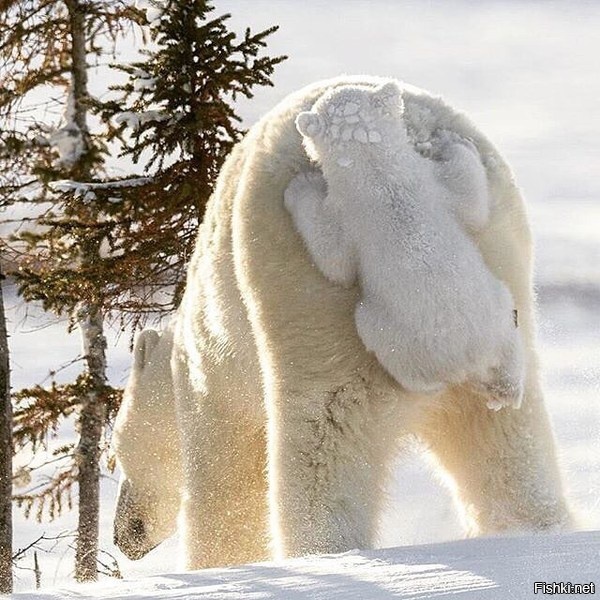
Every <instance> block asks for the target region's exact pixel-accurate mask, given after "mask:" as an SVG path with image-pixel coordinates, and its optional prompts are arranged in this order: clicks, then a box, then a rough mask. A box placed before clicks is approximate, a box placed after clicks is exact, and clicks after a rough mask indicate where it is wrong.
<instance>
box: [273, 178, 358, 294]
mask: <svg viewBox="0 0 600 600" xmlns="http://www.w3.org/2000/svg"><path fill="white" fill-rule="evenodd" d="M326 197H327V184H326V182H325V179H324V178H323V176H322V175H321V174H320V173H319V172H317V171H308V172H303V173H300V174H299V175H297V176H296V177H295V178H294V179H292V181H291V182H290V184H289V185H288V187H287V189H286V190H285V193H284V205H285V207H286V209H287V210H288V212H289V213H290V215H291V216H292V219H293V221H294V226H295V228H296V231H298V233H299V234H300V235H301V236H302V239H303V240H304V243H305V244H306V246H307V248H308V251H309V253H310V255H311V257H312V259H313V261H314V262H315V264H316V265H317V267H318V269H319V270H320V271H321V273H323V275H324V276H325V277H327V279H329V280H330V281H332V282H333V283H336V284H338V285H342V286H344V287H350V286H352V285H353V283H354V282H355V280H356V277H357V272H356V259H355V257H354V252H353V250H352V247H351V245H350V243H349V240H348V239H347V237H346V236H345V235H344V232H343V229H342V227H341V225H340V223H339V222H338V220H337V219H336V216H335V215H334V214H332V211H330V210H328V207H327V205H326Z"/></svg>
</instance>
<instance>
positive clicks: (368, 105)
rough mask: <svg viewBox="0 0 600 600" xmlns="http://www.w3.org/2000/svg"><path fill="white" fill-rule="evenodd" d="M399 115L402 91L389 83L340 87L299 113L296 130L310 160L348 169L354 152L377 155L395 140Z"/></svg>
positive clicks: (401, 111) (399, 124)
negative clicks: (328, 162) (331, 162)
mask: <svg viewBox="0 0 600 600" xmlns="http://www.w3.org/2000/svg"><path fill="white" fill-rule="evenodd" d="M402 113H403V102H402V91H401V89H400V87H399V86H398V84H397V83H395V82H393V81H391V82H389V83H385V84H383V85H381V86H379V87H376V88H373V87H367V86H362V85H360V86H359V85H348V86H340V87H337V88H334V89H332V90H331V91H329V92H327V93H326V94H324V95H323V96H321V98H319V100H317V102H316V103H315V105H314V106H313V108H312V109H311V110H310V111H307V112H302V113H300V114H299V115H298V117H297V118H296V127H297V129H298V131H299V132H300V133H301V134H302V137H303V138H304V145H305V147H306V150H307V152H308V154H309V156H310V157H311V158H313V159H314V160H317V161H319V162H321V163H326V162H327V161H328V160H330V159H333V160H334V161H335V162H336V163H337V164H339V165H340V166H350V164H352V163H353V162H354V159H353V155H354V154H356V153H357V152H358V153H364V152H377V151H378V150H379V149H383V148H384V147H385V146H386V145H387V144H388V143H390V142H393V141H394V140H396V141H397V140H398V132H399V130H401V129H403V128H404V123H403V119H402ZM344 161H346V162H348V164H344Z"/></svg>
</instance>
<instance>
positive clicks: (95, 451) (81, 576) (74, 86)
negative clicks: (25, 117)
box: [65, 0, 106, 581]
mask: <svg viewBox="0 0 600 600" xmlns="http://www.w3.org/2000/svg"><path fill="white" fill-rule="evenodd" d="M65 4H66V6H67V9H68V11H69V23H70V29H71V38H72V44H73V45H72V73H71V75H72V79H71V94H72V95H73V107H74V115H73V120H74V121H75V123H76V124H77V126H78V128H79V130H80V132H81V135H82V138H83V141H84V144H85V150H84V153H83V155H82V157H81V158H83V162H81V160H80V164H79V165H76V167H75V169H74V172H75V173H77V176H78V177H79V178H81V179H82V180H86V179H89V178H90V176H91V173H90V172H89V169H86V167H85V166H84V165H85V164H86V163H87V161H86V160H85V159H86V156H85V155H86V151H87V150H88V149H89V128H88V124H87V119H88V108H87V99H88V78H87V61H86V58H87V52H86V36H85V18H86V14H85V8H84V5H83V3H82V2H81V0H65ZM99 260H100V255H99V248H98V243H97V242H96V241H94V240H91V241H90V242H88V243H87V244H85V247H83V248H82V250H81V263H82V267H88V266H90V265H94V264H96V263H97V261H99ZM75 316H76V319H77V323H78V325H79V328H80V330H81V336H82V343H83V352H84V356H85V363H86V375H87V377H88V384H89V388H88V389H89V391H88V393H87V394H86V396H85V397H84V398H82V399H81V409H80V413H79V443H78V445H77V462H78V476H77V481H78V486H79V521H78V527H77V547H76V551H75V578H76V579H77V580H78V581H90V580H95V579H97V577H98V567H97V558H98V533H99V512H100V442H101V439H102V431H103V427H104V421H105V412H106V407H105V403H104V400H103V397H102V393H103V388H104V386H105V385H106V338H105V336H104V317H103V313H102V308H101V307H100V306H99V305H98V304H90V303H88V304H81V305H80V306H79V307H78V309H77V312H76V315H75Z"/></svg>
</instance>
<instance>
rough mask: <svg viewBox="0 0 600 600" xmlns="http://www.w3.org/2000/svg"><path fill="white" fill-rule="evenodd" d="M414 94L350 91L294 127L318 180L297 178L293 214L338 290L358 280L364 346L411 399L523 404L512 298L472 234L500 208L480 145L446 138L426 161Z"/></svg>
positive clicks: (434, 143) (436, 139) (337, 91)
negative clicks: (464, 392) (418, 145)
mask: <svg viewBox="0 0 600 600" xmlns="http://www.w3.org/2000/svg"><path fill="white" fill-rule="evenodd" d="M403 110H404V107H403V101H402V91H401V89H400V88H399V86H398V85H397V84H396V83H394V82H392V83H387V84H384V85H382V86H380V87H377V88H374V87H367V86H352V85H349V86H341V87H337V88H334V89H333V90H331V91H329V92H328V93H326V94H325V95H324V96H322V97H321V98H320V99H319V100H318V101H317V102H316V103H315V105H314V107H313V108H312V110H310V111H309V112H302V113H300V114H299V115H298V117H297V119H296V126H297V128H298V130H299V131H300V133H301V134H302V136H303V138H304V145H305V148H306V150H307V152H308V154H309V156H310V157H311V158H312V159H313V160H314V161H316V163H317V164H318V165H319V167H320V169H321V170H322V173H323V175H321V174H320V173H319V172H318V171H314V172H307V173H301V174H299V175H298V176H297V177H296V178H295V179H294V180H292V182H291V183H290V185H289V187H288V188H287V190H286V192H285V206H286V208H287V209H288V211H289V212H290V213H291V215H292V218H293V221H294V224H295V227H296V229H297V231H298V232H299V233H300V234H301V236H302V237H303V239H304V242H305V244H306V246H307V248H308V250H309V253H310V255H311V257H312V259H313V261H314V262H315V264H316V265H317V267H318V268H319V269H320V270H321V272H322V273H323V274H324V275H325V277H327V278H328V279H330V280H331V281H332V282H334V283H336V284H339V285H343V286H348V287H349V286H352V285H354V284H355V283H357V282H358V284H359V286H360V289H361V299H360V301H359V302H358V304H357V306H356V312H355V321H356V327H357V331H358V334H359V336H360V337H361V339H362V341H363V343H364V344H365V346H366V347H367V349H368V350H370V351H372V352H374V353H375V355H376V356H377V358H378V360H379V362H380V363H381V364H382V366H383V367H384V368H385V369H386V370H387V371H388V372H389V373H390V374H391V375H392V376H393V377H394V378H395V379H396V380H397V381H398V382H399V383H400V384H401V385H402V386H403V387H405V388H406V389H407V390H409V391H414V392H420V393H436V392H438V391H441V390H442V389H444V388H445V387H446V386H447V385H448V384H459V383H463V382H470V383H471V384H474V385H475V386H476V387H478V388H479V389H480V390H481V391H482V392H483V393H484V394H485V397H486V401H487V405H488V406H489V407H490V408H493V409H496V410H497V409H499V408H501V407H503V406H513V407H515V408H517V407H519V406H520V403H521V398H522V395H523V379H524V371H525V368H524V358H523V348H522V341H521V336H520V332H519V329H518V325H517V318H516V317H517V313H516V311H515V310H514V302H513V298H512V296H511V294H510V292H509V290H508V288H507V287H506V286H505V285H504V284H503V283H502V282H501V281H499V280H498V279H496V278H495V277H494V276H493V275H492V274H491V273H490V271H489V270H488V268H487V266H486V265H485V263H484V261H483V259H482V256H481V254H480V252H479V250H478V248H477V245H476V243H475V241H474V239H473V236H476V235H477V232H478V231H479V230H481V229H482V228H483V227H485V225H486V223H487V220H488V216H489V211H490V198H489V195H488V187H487V177H486V172H485V168H484V166H483V165H482V163H481V159H480V156H479V153H478V152H477V150H476V148H475V147H474V146H473V145H472V144H471V143H470V142H469V141H467V140H465V139H463V138H461V137H460V136H458V135H457V134H455V133H453V132H451V131H448V130H438V131H434V132H432V133H431V144H429V147H430V155H429V156H423V155H422V154H421V153H419V152H418V151H417V150H416V149H415V147H414V145H413V143H412V142H411V140H410V139H409V136H408V133H407V129H406V126H405V123H404V119H403Z"/></svg>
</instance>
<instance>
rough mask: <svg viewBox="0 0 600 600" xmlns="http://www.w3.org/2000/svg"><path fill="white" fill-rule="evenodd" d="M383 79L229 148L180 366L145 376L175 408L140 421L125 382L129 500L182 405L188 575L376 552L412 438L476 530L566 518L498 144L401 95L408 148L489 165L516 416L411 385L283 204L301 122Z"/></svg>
mask: <svg viewBox="0 0 600 600" xmlns="http://www.w3.org/2000/svg"><path fill="white" fill-rule="evenodd" d="M382 83H385V82H384V81H382V80H379V79H377V78H371V77H359V78H349V77H344V78H340V79H338V80H331V81H326V82H321V83H318V84H315V85H313V86H311V87H309V88H305V89H303V90H300V91H299V92H297V93H295V94H293V95H291V96H290V97H288V98H287V99H286V100H284V101H283V102H282V103H281V104H280V105H279V106H277V107H276V108H275V109H273V110H272V111H271V112H269V113H268V114H267V115H266V116H265V117H264V118H263V119H262V120H261V121H260V122H259V123H257V124H256V125H255V126H254V127H252V128H251V130H250V131H249V132H248V134H247V135H246V137H245V138H244V140H243V141H242V142H241V143H240V144H239V145H238V146H236V148H234V150H233V152H232V154H231V155H230V157H229V158H228V160H227V162H226V164H225V165H224V167H223V169H222V172H221V175H220V177H219V181H218V186H217V189H216V191H215V194H214V195H213V197H212V199H211V201H210V203H209V206H208V209H207V214H206V217H205V220H204V223H203V225H202V227H201V230H200V234H199V238H198V245H197V248H196V252H195V254H194V256H193V257H192V259H191V263H190V267H189V273H188V280H187V287H186V291H185V295H184V298H183V302H182V305H181V307H180V309H179V312H178V314H177V317H176V320H175V322H174V336H173V340H172V356H171V364H170V369H169V364H168V361H167V359H166V358H165V359H163V360H164V364H162V363H161V365H160V366H159V365H155V366H154V367H153V370H152V371H151V370H148V368H146V369H144V371H143V373H144V377H148V380H149V381H154V382H155V383H158V380H160V379H161V378H162V380H163V381H164V382H165V383H166V388H165V389H167V388H168V387H169V385H170V382H171V381H172V383H173V385H174V392H175V402H174V404H175V406H174V407H173V405H172V404H171V398H170V396H169V394H168V393H167V394H163V395H162V396H161V397H162V401H163V402H164V407H163V410H162V411H156V410H154V409H152V410H151V409H150V408H149V409H147V410H148V416H147V417H146V418H144V410H145V409H144V405H145V403H146V402H148V401H149V397H148V396H146V395H145V392H144V391H143V389H142V388H141V387H139V386H135V387H133V388H130V389H131V391H130V393H131V395H132V396H135V395H136V393H137V391H136V390H139V392H140V396H139V397H135V398H134V397H130V399H129V400H127V401H126V404H125V405H124V408H123V411H124V412H123V416H119V425H118V432H119V433H118V448H117V455H118V458H119V461H120V462H121V464H122V465H123V467H124V470H125V473H126V477H127V478H128V479H129V481H130V484H131V486H130V487H131V488H132V489H131V490H130V492H128V494H127V496H131V495H134V496H135V491H136V488H137V487H138V486H141V487H142V488H144V481H143V472H144V470H148V469H154V468H156V472H157V473H158V472H160V469H162V466H160V465H159V466H157V465H155V464H154V461H155V460H163V458H164V457H162V456H160V457H159V456H157V457H154V456H153V453H154V448H157V447H162V446H163V445H164V442H165V440H164V439H161V431H162V429H161V425H162V421H163V420H164V421H165V422H166V424H167V429H166V431H170V430H169V423H170V422H171V420H172V417H173V413H175V414H176V418H177V428H178V434H179V438H181V455H182V465H181V467H180V473H181V476H182V477H183V483H182V489H181V493H180V504H181V509H182V512H181V517H180V527H181V532H182V537H183V546H184V554H185V564H186V566H187V567H188V568H190V569H193V568H200V567H206V566H216V565H223V564H239V563H242V562H247V561H256V560H261V559H263V558H267V557H269V556H271V555H276V556H291V555H298V554H305V553H311V552H334V551H345V550H349V549H351V548H356V547H359V548H368V547H372V546H374V545H375V544H376V543H377V528H378V519H379V515H380V513H381V511H382V509H383V505H384V498H385V493H384V490H385V488H386V485H387V482H388V479H389V472H390V468H391V466H392V465H393V462H394V459H395V457H396V455H397V450H398V449H399V447H400V446H401V445H402V441H403V440H404V439H406V437H407V436H414V435H416V436H418V437H419V438H420V439H421V440H422V441H423V442H424V443H425V444H426V445H427V446H428V448H429V450H430V452H431V454H432V456H433V457H434V458H435V460H436V461H437V462H438V463H439V465H440V468H441V469H443V470H444V472H446V474H447V475H448V480H449V481H451V482H452V483H451V485H452V486H453V488H454V491H455V495H456V498H457V502H458V505H459V507H460V509H461V510H462V512H463V514H464V516H465V519H466V522H467V526H468V528H469V531H470V533H472V534H489V533H495V532H500V531H506V530H510V529H533V530H544V529H548V528H555V527H564V526H565V525H567V524H568V522H569V521H570V516H569V513H568V510H567V508H566V505H565V501H564V499H563V495H562V486H561V481H560V476H559V473H558V469H557V466H556V458H555V451H554V445H553V439H552V433H551V430H550V427H549V423H548V419H547V417H546V413H545V410H544V407H543V402H542V394H541V391H540V387H539V383H538V380H539V377H538V367H537V359H536V354H535V349H534V346H535V336H534V323H533V317H534V315H533V295H532V288H531V273H530V265H531V242H530V235H529V229H528V226H527V219H526V216H525V212H524V207H523V203H522V200H521V197H520V195H519V192H518V190H517V188H516V187H515V186H514V184H513V182H512V177H511V174H510V171H509V169H508V167H507V166H506V164H505V163H504V162H503V160H502V158H501V157H500V156H499V155H498V154H497V152H496V151H495V149H494V148H493V146H492V145H491V144H490V143H489V142H488V141H487V140H486V139H485V138H484V137H483V136H482V135H481V134H480V133H479V132H478V131H477V130H476V129H475V128H474V127H473V125H472V124H471V123H470V122H469V121H468V120H467V119H466V118H465V117H463V116H462V115H460V114H457V113H456V112H455V111H454V110H452V109H451V108H449V107H448V106H447V105H445V104H444V103H443V102H442V101H441V100H439V99H437V98H433V97H431V96H429V95H428V94H426V93H425V92H422V91H420V90H417V89H415V88H410V87H408V86H407V87H405V88H403V99H404V104H405V114H406V115H409V114H412V115H417V116H418V115H421V114H429V117H428V119H427V120H426V126H425V125H424V124H423V123H425V121H423V120H422V119H421V118H414V119H412V118H411V120H408V119H407V127H408V130H409V133H410V135H411V138H413V139H418V140H419V143H420V144H422V145H423V147H424V148H427V144H428V143H430V140H429V139H428V136H429V131H431V130H449V131H454V132H455V133H457V134H458V135H460V136H461V137H462V138H471V139H472V141H473V144H474V145H475V146H476V148H477V151H478V153H479V154H480V155H481V156H482V159H483V163H484V165H485V167H486V171H487V176H488V180H489V185H490V194H491V197H492V202H491V212H490V215H489V219H488V220H487V224H486V225H485V226H484V227H483V228H482V230H481V231H480V233H479V235H478V236H477V243H478V246H479V249H480V251H481V254H482V256H483V257H484V260H485V262H486V264H487V265H488V268H489V269H490V271H491V272H492V273H493V274H494V276H495V277H497V278H498V279H500V280H502V281H503V282H504V283H505V285H506V286H507V287H508V289H509V290H510V292H511V294H512V296H513V299H514V302H515V306H516V307H517V308H518V310H519V327H520V329H521V330H522V335H523V339H524V345H525V351H526V354H527V361H526V365H527V373H526V380H525V393H524V398H523V405H522V408H521V410H518V411H512V410H511V411H508V410H503V411H499V412H492V411H489V410H487V409H486V408H485V405H484V404H483V403H482V402H481V400H480V398H479V397H478V395H477V394H476V393H475V392H474V391H473V390H472V389H471V388H467V387H464V386H452V387H450V388H449V389H447V390H445V391H444V392H443V393H441V394H440V395H439V396H436V397H435V398H434V399H432V398H431V397H422V396H419V395H418V394H410V393H407V392H406V391H404V390H403V389H402V388H401V387H400V386H399V385H398V384H397V382H396V381H395V380H394V379H393V378H392V377H390V376H389V375H388V374H387V373H386V372H385V370H384V369H383V368H382V367H381V366H380V364H379V362H378V361H377V360H376V359H375V357H374V355H373V354H372V353H370V352H368V351H366V349H365V347H364V344H363V343H362V341H361V339H360V338H359V337H358V335H357V332H356V327H355V324H354V309H355V306H356V303H357V300H358V289H357V287H356V286H351V287H348V288H346V287H343V286H340V285H337V284H333V283H331V282H330V281H329V280H328V279H326V278H325V277H324V276H323V275H322V273H321V271H320V270H319V269H318V268H316V267H315V266H314V265H313V264H312V263H311V258H310V256H309V254H308V253H307V252H306V249H305V247H304V244H303V241H302V238H301V237H300V236H299V235H298V234H297V233H296V231H295V229H294V225H293V222H292V219H291V218H290V216H289V213H288V212H287V211H286V209H285V207H284V205H283V195H284V191H285V189H286V188H287V187H288V185H289V184H290V181H291V180H292V179H293V178H294V177H295V176H296V175H297V174H298V173H300V172H304V171H309V170H310V169H311V164H310V162H309V160H308V158H307V156H306V153H305V151H304V148H303V146H302V138H301V136H300V134H299V133H298V131H297V130H296V127H295V119H296V116H297V115H298V114H299V113H301V112H304V111H310V109H311V108H312V106H313V105H314V103H315V101H316V100H317V99H318V98H319V97H321V96H322V95H323V94H324V93H325V92H327V91H328V90H331V89H332V88H334V87H337V86H340V85H348V84H360V85H365V86H370V87H376V86H379V85H381V84H382ZM353 110H354V109H353V108H350V109H349V110H348V112H349V113H350V114H348V115H343V116H344V118H346V116H352V115H353V114H358V113H354V112H353ZM428 128H429V129H428ZM368 135H369V134H368V133H367V139H368ZM376 137H377V136H375V138H376ZM374 143H378V142H377V141H375V142H374ZM133 376H134V377H135V379H136V381H138V382H139V380H140V376H139V374H137V373H136V372H134V375H133ZM150 387H151V388H154V383H152V384H151V386H150ZM158 387H159V388H160V387H161V386H160V385H159V386H158ZM131 406H137V407H139V409H138V410H132V409H131V408H130V407H131ZM150 406H151V407H152V406H154V402H150ZM173 408H174V410H173ZM145 423H149V426H147V425H145ZM166 435H168V436H171V433H168V434H166ZM169 439H171V440H172V439H174V437H173V436H171V437H170V438H169ZM175 454H176V453H175ZM135 457H144V460H145V463H144V466H142V467H141V469H138V470H136V469H133V467H132V464H133V463H135ZM163 478H164V480H163V481H160V480H159V481H156V480H155V479H154V478H151V483H152V485H149V484H150V482H148V484H147V485H145V487H146V488H148V487H152V486H154V497H155V498H156V497H157V496H159V495H160V493H161V490H163V489H164V486H165V485H166V487H167V488H168V487H169V486H168V485H167V484H168V482H169V481H168V479H169V477H168V475H167V474H166V472H165V473H163ZM175 508H179V507H175ZM145 511H146V513H148V514H154V513H156V506H155V507H154V508H153V507H151V506H146V508H145ZM121 512H126V511H125V510H124V509H123V511H121ZM119 518H120V514H119V511H118V514H117V521H119ZM167 520H169V519H167ZM153 541H154V542H156V539H154V540H153Z"/></svg>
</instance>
